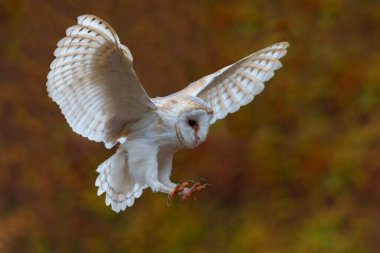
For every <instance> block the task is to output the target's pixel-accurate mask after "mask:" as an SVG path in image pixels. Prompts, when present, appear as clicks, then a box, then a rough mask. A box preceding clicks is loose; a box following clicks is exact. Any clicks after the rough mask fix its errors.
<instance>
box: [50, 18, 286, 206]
mask: <svg viewBox="0 0 380 253" xmlns="http://www.w3.org/2000/svg"><path fill="white" fill-rule="evenodd" d="M288 46H289V44H288V43H287V42H280V43H276V44H273V45H271V46H269V47H266V48H264V49H262V50H260V51H258V52H256V53H253V54H251V55H249V56H247V57H245V58H243V59H241V60H239V61H238V62H236V63H234V64H232V65H229V66H227V67H225V68H222V69H221V70H219V71H217V72H215V73H213V74H211V75H208V76H205V77H203V78H201V79H200V80H198V81H195V82H192V83H190V84H189V85H188V86H187V87H186V88H184V89H182V90H180V91H178V92H176V93H174V94H171V95H169V96H166V97H157V98H150V97H149V96H148V95H147V93H146V91H145V90H144V88H143V87H142V85H141V83H140V81H139V80H138V78H137V76H136V73H135V72H134V70H133V66H132V63H133V58H132V54H131V52H130V51H129V49H128V48H127V47H126V46H124V45H123V44H121V43H120V40H119V38H118V35H117V34H116V32H115V30H114V29H113V28H112V27H111V26H110V25H109V24H107V23H106V22H105V21H103V20H102V19H100V18H98V17H96V16H93V15H82V16H79V17H78V24H76V25H74V26H72V27H70V28H68V29H67V30H66V37H64V38H63V39H61V40H60V41H59V42H58V43H57V49H56V50H55V51H54V56H55V57H56V58H55V59H54V60H53V62H52V63H51V65H50V69H51V70H50V72H49V74H48V78H47V79H48V81H47V90H48V94H49V96H50V97H51V98H52V100H53V101H55V102H56V103H57V104H58V105H59V107H60V109H61V111H62V114H63V115H64V116H65V118H66V120H67V122H68V124H69V125H70V127H71V128H72V129H73V130H74V131H75V132H76V133H78V134H80V135H82V136H84V137H87V138H88V139H90V140H93V141H96V142H103V143H104V145H105V146H106V148H112V147H114V146H115V145H118V149H117V151H116V153H115V154H114V155H112V156H111V157H110V158H108V159H107V160H106V161H104V162H103V163H102V164H101V165H100V166H99V167H98V168H97V172H98V173H99V175H98V177H97V179H96V182H95V185H96V186H97V187H98V195H101V194H103V193H105V202H106V205H107V206H109V205H111V208H112V210H114V211H115V212H120V211H123V210H125V209H126V208H127V207H130V206H132V205H133V203H134V201H135V199H137V198H139V197H140V196H141V194H142V192H143V190H144V189H146V188H148V187H149V188H151V189H152V191H154V192H162V193H165V194H168V195H169V197H170V198H173V197H175V196H177V195H180V196H183V197H188V196H191V195H192V193H193V192H194V191H197V190H199V189H202V188H204V186H205V185H202V184H201V183H198V182H197V183H195V185H193V186H191V184H190V183H189V181H188V182H185V183H184V184H181V185H177V184H175V183H173V182H171V180H170V174H171V170H172V159H173V155H174V153H175V152H177V151H179V150H181V149H185V148H195V147H197V146H198V145H200V144H201V143H203V142H204V141H205V140H206V137H207V133H208V130H209V126H210V125H211V124H213V123H214V122H215V121H216V120H218V119H223V118H224V117H226V115H227V114H229V113H233V112H236V111H237V110H239V108H240V107H241V106H243V105H246V104H248V103H249V102H251V101H252V100H253V98H254V96H255V95H257V94H259V93H260V92H261V91H262V90H263V89H264V83H265V82H266V81H268V80H269V79H270V78H272V77H273V75H274V71H275V70H277V69H279V68H280V67H281V66H282V65H281V63H280V61H279V59H280V58H281V57H283V56H284V55H285V54H286V49H287V47H288Z"/></svg>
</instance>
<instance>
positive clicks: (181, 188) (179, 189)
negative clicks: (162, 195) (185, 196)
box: [166, 180, 194, 206]
mask: <svg viewBox="0 0 380 253" xmlns="http://www.w3.org/2000/svg"><path fill="white" fill-rule="evenodd" d="M190 182H194V181H193V180H188V181H186V182H183V183H181V184H177V185H176V187H174V189H173V190H172V191H171V192H169V194H168V198H167V200H166V204H167V205H168V206H169V205H170V202H171V201H172V200H173V199H174V198H175V197H176V196H178V194H180V193H181V192H183V191H184V190H185V189H186V188H188V187H189V186H190Z"/></svg>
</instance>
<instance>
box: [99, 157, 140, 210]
mask: <svg viewBox="0 0 380 253" xmlns="http://www.w3.org/2000/svg"><path fill="white" fill-rule="evenodd" d="M127 159H128V157H127V152H126V151H125V150H118V151H117V152H116V153H115V154H114V155H113V156H111V157H110V158H108V159H107V160H106V161H104V162H103V163H102V164H101V165H99V167H98V168H97V170H96V171H97V172H98V173H99V176H98V177H97V179H96V181H95V185H96V186H97V187H98V196H100V195H101V194H103V193H106V205H107V206H109V205H111V208H112V210H114V211H115V212H120V211H124V210H125V209H126V208H127V207H130V206H132V205H133V203H134V202H135V199H137V198H139V197H140V196H141V194H142V192H143V190H144V189H145V188H146V186H145V185H141V184H139V183H138V182H136V181H135V180H133V178H132V177H131V176H130V173H129V168H128V163H127Z"/></svg>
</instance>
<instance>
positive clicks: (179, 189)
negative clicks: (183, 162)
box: [167, 180, 210, 205]
mask: <svg viewBox="0 0 380 253" xmlns="http://www.w3.org/2000/svg"><path fill="white" fill-rule="evenodd" d="M190 183H194V181H193V180H188V181H186V182H184V183H182V184H178V185H177V186H176V187H175V188H174V189H173V190H172V191H171V192H170V193H169V195H168V200H167V205H169V204H170V202H171V201H172V200H173V199H174V198H175V197H177V196H178V195H182V201H185V200H188V199H192V200H193V201H195V202H196V201H197V199H196V198H195V196H194V193H195V192H197V191H200V190H203V189H205V188H206V187H207V186H210V184H207V183H201V182H199V181H198V182H195V183H194V184H193V185H192V186H191V187H190Z"/></svg>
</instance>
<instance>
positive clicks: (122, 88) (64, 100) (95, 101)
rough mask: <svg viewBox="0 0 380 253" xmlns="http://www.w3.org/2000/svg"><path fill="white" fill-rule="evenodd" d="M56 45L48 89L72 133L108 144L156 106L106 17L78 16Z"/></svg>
mask: <svg viewBox="0 0 380 253" xmlns="http://www.w3.org/2000/svg"><path fill="white" fill-rule="evenodd" d="M57 45H58V48H57V49H56V50H55V52H54V55H55V57H56V59H55V60H54V61H53V62H52V63H51V65H50V68H51V71H50V73H49V74H48V82H47V89H48V93H49V96H50V97H51V98H52V99H53V100H54V101H55V102H56V103H57V104H58V105H59V107H60V108H61V111H62V113H63V114H64V116H65V118H66V120H67V122H68V123H69V125H70V126H71V128H72V129H73V130H74V131H75V132H76V133H78V134H81V135H83V136H84V137H87V138H89V139H90V140H94V141H98V142H104V143H105V144H106V146H112V145H113V144H114V143H115V142H116V141H117V139H118V138H119V136H120V134H121V133H122V131H123V130H128V126H129V124H131V123H132V122H135V121H137V120H138V119H139V118H140V117H141V116H142V115H143V114H144V113H146V112H148V111H151V110H154V109H155V108H156V107H155V105H154V104H153V102H152V101H151V100H150V98H149V96H148V95H147V93H146V92H145V90H144V88H143V87H142V86H141V84H140V82H139V80H138V78H137V76H136V74H135V72H134V70H133V67H132V61H133V58H132V55H131V53H130V51H129V49H128V48H127V47H125V46H124V45H122V44H121V43H120V41H119V38H118V36H117V34H116V32H115V31H114V30H113V28H112V27H111V26H110V25H108V24H107V23H106V22H105V21H103V20H101V19H100V18H98V17H95V16H92V15H83V16H79V17H78V24H77V25H75V26H72V27H70V28H68V29H67V30H66V37H65V38H63V39H61V40H60V41H59V42H58V44H57Z"/></svg>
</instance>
